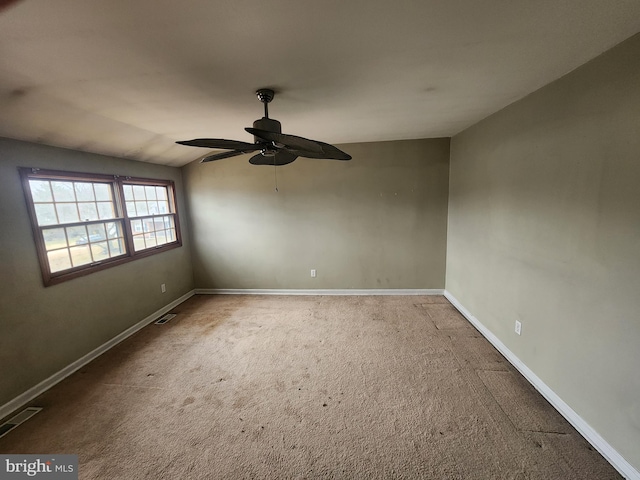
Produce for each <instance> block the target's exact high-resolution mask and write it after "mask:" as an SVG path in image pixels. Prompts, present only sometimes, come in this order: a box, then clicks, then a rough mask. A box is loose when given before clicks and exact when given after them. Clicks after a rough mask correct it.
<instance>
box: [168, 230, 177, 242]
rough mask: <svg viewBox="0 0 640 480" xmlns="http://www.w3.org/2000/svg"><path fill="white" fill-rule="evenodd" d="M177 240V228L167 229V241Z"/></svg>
mask: <svg viewBox="0 0 640 480" xmlns="http://www.w3.org/2000/svg"><path fill="white" fill-rule="evenodd" d="M175 241H176V230H175V229H174V228H170V229H169V230H167V242H175Z"/></svg>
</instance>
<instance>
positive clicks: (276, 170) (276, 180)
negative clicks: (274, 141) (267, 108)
mask: <svg viewBox="0 0 640 480" xmlns="http://www.w3.org/2000/svg"><path fill="white" fill-rule="evenodd" d="M265 105H266V103H265ZM273 179H274V181H275V183H276V193H278V167H276V161H275V157H273Z"/></svg>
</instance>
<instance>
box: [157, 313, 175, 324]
mask: <svg viewBox="0 0 640 480" xmlns="http://www.w3.org/2000/svg"><path fill="white" fill-rule="evenodd" d="M175 316H176V314H175V313H165V314H164V315H163V316H161V317H160V318H159V319H158V320H156V321H155V322H154V323H156V324H157V325H162V324H163V323H167V322H168V321H169V320H171V319H172V318H174V317H175Z"/></svg>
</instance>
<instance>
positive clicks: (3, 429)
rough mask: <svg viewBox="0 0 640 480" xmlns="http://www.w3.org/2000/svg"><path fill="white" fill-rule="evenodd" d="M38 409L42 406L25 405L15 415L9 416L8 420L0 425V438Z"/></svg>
mask: <svg viewBox="0 0 640 480" xmlns="http://www.w3.org/2000/svg"><path fill="white" fill-rule="evenodd" d="M40 410H42V407H27V408H25V409H24V410H23V411H21V412H20V413H18V414H17V415H14V416H13V417H11V418H10V419H9V420H7V421H6V422H4V423H3V424H2V425H0V438H2V437H4V436H5V435H6V434H7V433H9V432H10V431H11V430H13V429H14V428H16V427H17V426H18V425H20V424H21V423H24V422H26V421H27V420H29V419H30V418H31V417H33V416H34V415H35V414H36V413H38V412H39V411H40Z"/></svg>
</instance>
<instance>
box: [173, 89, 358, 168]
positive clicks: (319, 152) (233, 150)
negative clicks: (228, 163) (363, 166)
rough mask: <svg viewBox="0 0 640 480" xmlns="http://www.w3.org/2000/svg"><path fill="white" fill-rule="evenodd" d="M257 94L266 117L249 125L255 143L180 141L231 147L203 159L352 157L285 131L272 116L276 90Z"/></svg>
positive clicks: (273, 161)
mask: <svg viewBox="0 0 640 480" xmlns="http://www.w3.org/2000/svg"><path fill="white" fill-rule="evenodd" d="M256 95H257V96H258V99H259V100H260V101H261V102H262V103H263V104H264V117H262V118H259V119H258V120H256V121H255V122H253V127H252V128H245V130H246V131H247V132H248V133H250V134H251V135H253V139H254V143H248V142H240V141H236V140H226V139H222V138H196V139H194V140H181V141H178V142H176V143H178V144H180V145H187V146H190V147H203V148H216V149H222V150H228V151H227V152H222V153H214V154H211V155H208V156H206V157H204V158H203V159H202V160H201V162H211V161H214V160H222V159H224V158H231V157H236V156H238V155H243V154H245V153H253V152H256V151H259V152H260V153H258V154H256V155H254V156H253V157H251V158H250V159H249V163H251V164H252V165H274V166H282V165H287V164H289V163H291V162H293V161H294V160H295V159H296V158H298V157H305V158H315V159H321V160H351V155H349V154H348V153H345V152H343V151H342V150H340V149H339V148H337V147H334V146H333V145H330V144H328V143H324V142H319V141H317V140H309V139H308V138H304V137H298V136H296V135H288V134H286V133H282V124H281V123H280V122H279V121H278V120H276V119H273V118H269V102H271V100H273V97H275V92H274V91H273V90H271V89H268V88H261V89H260V90H258V91H257V92H256Z"/></svg>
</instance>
